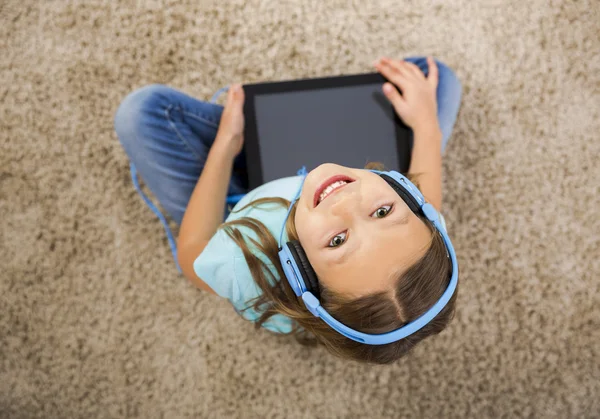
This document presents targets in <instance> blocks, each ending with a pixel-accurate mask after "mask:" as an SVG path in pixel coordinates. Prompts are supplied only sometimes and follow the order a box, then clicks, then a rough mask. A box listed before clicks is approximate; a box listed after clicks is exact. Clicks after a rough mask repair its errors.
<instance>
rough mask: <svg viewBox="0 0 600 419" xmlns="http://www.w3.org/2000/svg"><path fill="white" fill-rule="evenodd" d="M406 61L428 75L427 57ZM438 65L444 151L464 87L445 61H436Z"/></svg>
mask: <svg viewBox="0 0 600 419" xmlns="http://www.w3.org/2000/svg"><path fill="white" fill-rule="evenodd" d="M405 61H410V62H411V63H414V64H416V65H417V66H418V67H419V68H420V69H421V71H423V74H425V75H426V76H427V74H428V73H429V66H428V65H427V59H426V57H410V58H406V59H405ZM435 62H436V64H437V66H438V74H439V82H438V87H437V104H438V109H437V113H438V121H439V124H440V129H441V130H442V152H444V150H445V149H446V145H447V144H448V139H449V138H450V134H451V133H452V129H453V128H454V123H455V122H456V117H457V115H458V109H459V108H460V99H461V95H462V87H461V84H460V81H459V80H458V78H457V77H456V74H454V72H453V71H452V70H451V69H450V68H449V67H448V66H446V65H445V64H444V63H441V62H439V61H438V60H436V61H435Z"/></svg>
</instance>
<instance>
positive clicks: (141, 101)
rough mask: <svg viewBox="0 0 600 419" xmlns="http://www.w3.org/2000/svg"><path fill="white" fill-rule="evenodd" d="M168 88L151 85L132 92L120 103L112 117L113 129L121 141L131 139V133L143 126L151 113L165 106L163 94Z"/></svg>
mask: <svg viewBox="0 0 600 419" xmlns="http://www.w3.org/2000/svg"><path fill="white" fill-rule="evenodd" d="M168 89H169V88H168V87H166V86H163V85H161V84H151V85H148V86H144V87H142V88H139V89H137V90H134V91H133V92H131V93H130V94H128V95H127V96H126V97H125V99H123V101H122V102H121V104H120V105H119V107H118V108H117V111H116V112H115V117H114V127H115V131H116V132H117V135H118V137H119V139H120V140H121V141H124V140H125V139H126V138H132V137H135V136H132V135H131V134H132V133H135V132H136V131H137V128H138V127H140V126H141V124H143V122H144V119H145V118H147V117H149V116H150V115H151V114H152V112H156V110H158V109H160V108H161V106H163V107H164V106H166V104H165V103H164V102H165V93H166V91H167V90H168Z"/></svg>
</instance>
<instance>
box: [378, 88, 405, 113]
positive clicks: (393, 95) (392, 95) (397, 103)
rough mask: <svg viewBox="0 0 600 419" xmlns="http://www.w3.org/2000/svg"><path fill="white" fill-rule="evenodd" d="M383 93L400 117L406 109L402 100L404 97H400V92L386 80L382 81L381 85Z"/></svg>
mask: <svg viewBox="0 0 600 419" xmlns="http://www.w3.org/2000/svg"><path fill="white" fill-rule="evenodd" d="M383 93H384V94H385V97H387V98H388V100H389V101H390V102H391V104H392V106H393V107H394V110H395V111H396V113H397V114H398V115H399V116H400V117H402V115H403V114H404V112H405V110H406V102H405V101H404V98H403V97H402V95H401V94H400V92H398V90H397V89H396V87H395V86H394V85H393V84H392V83H389V82H388V83H384V85H383Z"/></svg>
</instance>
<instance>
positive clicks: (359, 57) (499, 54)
mask: <svg viewBox="0 0 600 419" xmlns="http://www.w3.org/2000/svg"><path fill="white" fill-rule="evenodd" d="M598 22H600V3H598V2H597V1H592V0H589V1H585V0H584V1H577V2H575V1H570V0H564V1H560V0H558V1H552V2H548V1H546V0H532V1H527V2H524V1H517V0H491V1H486V2H473V1H470V0H447V1H446V0H444V1H442V0H431V1H407V2H398V1H393V0H386V1H383V0H369V1H358V0H357V1H341V0H336V1H331V0H327V1H321V0H310V1H302V0H278V1H267V0H262V1H258V0H252V1H250V0H248V1H242V0H232V1H229V0H220V1H217V0H214V1H209V0H181V1H179V0H164V1H150V0H148V1H144V0H138V1H121V2H117V1H112V0H102V1H100V0H85V1H83V0H81V1H66V0H63V1H61V0H45V1H39V0H36V1H33V0H21V1H18V0H8V1H7V0H5V1H2V2H0V51H1V55H2V58H1V60H0V68H1V71H0V214H1V215H0V217H1V220H2V221H1V223H2V224H1V227H2V228H1V230H0V233H1V240H0V265H1V269H0V272H1V273H0V275H1V277H0V417H1V418H30V417H31V418H121V417H141V418H163V417H164V418H180V417H182V418H183V417H190V418H192V417H193V418H198V417H199V418H267V417H272V418H313V417H319V418H354V417H369V418H378V417H390V418H418V417H423V418H431V417H443V418H466V417H472V418H497V417H506V418H515V417H527V418H592V417H598V416H599V415H600V398H599V397H598V395H599V394H600V363H599V362H598V359H599V357H600V344H599V342H600V292H599V284H600V282H599V276H600V258H599V256H600V190H599V185H600V182H599V179H600V164H598V156H599V155H600V138H599V134H598V133H599V132H600V125H599V115H598V114H599V105H600V103H599V98H600V76H599V74H600V56H599V51H600V42H599V40H598V33H599V28H600V26H599V24H598ZM384 54H385V55H388V56H392V57H398V58H401V57H405V56H410V55H419V54H433V55H435V56H436V57H438V58H439V59H441V60H442V61H444V62H446V63H447V64H448V65H450V66H451V67H452V68H454V69H455V70H456V72H457V74H458V76H459V78H460V79H461V81H462V83H463V86H464V97H463V104H462V108H461V112H460V114H459V118H458V122H457V125H456V129H455V131H454V134H453V135H452V138H451V140H450V144H449V147H448V149H447V153H446V155H445V157H444V199H445V200H444V207H445V208H444V214H445V216H446V219H447V221H448V227H449V230H450V234H451V237H452V238H453V241H454V245H455V247H456V251H457V254H458V258H459V262H460V264H461V265H460V266H461V288H460V294H459V300H458V313H457V315H456V318H455V320H454V321H453V323H452V324H451V326H450V327H449V328H448V329H447V330H446V331H444V333H442V334H441V335H440V336H438V337H435V338H432V339H430V340H427V341H425V342H423V344H422V345H420V346H419V347H417V348H416V349H415V351H414V352H413V353H412V355H411V356H409V357H408V358H406V359H403V360H401V361H399V362H398V363H397V364H395V365H393V366H368V365H358V364H354V363H349V362H346V361H343V360H338V359H335V358H333V357H331V356H330V355H328V354H327V353H326V352H325V351H324V350H322V349H316V350H310V349H306V348H303V347H300V346H299V345H297V344H296V343H295V342H293V341H289V340H288V339H286V338H281V337H276V336H272V335H270V334H269V333H268V332H266V331H260V332H256V331H254V329H253V328H252V327H251V325H250V324H248V323H246V322H245V321H244V320H243V319H241V318H239V317H238V316H237V315H236V314H235V312H234V311H233V310H232V308H231V306H230V305H228V303H227V302H226V301H223V300H220V299H218V298H216V297H213V296H209V295H207V294H205V293H202V292H201V291H199V290H196V289H195V288H194V287H193V286H192V285H191V284H190V283H188V282H187V281H186V280H185V279H184V278H183V277H182V276H180V275H179V274H178V272H177V270H176V268H175V266H174V263H173V260H172V258H171V253H170V250H169V247H168V243H167V240H166V236H165V234H164V231H163V229H162V226H161V224H160V223H159V221H158V220H157V219H156V218H155V216H154V214H153V213H152V212H151V211H150V210H149V209H148V208H147V207H146V206H145V205H144V203H143V201H142V200H141V199H140V197H139V196H138V195H137V194H136V192H135V190H134V188H133V185H132V183H131V179H130V177H129V169H128V160H127V157H126V155H125V153H124V151H123V150H122V148H121V146H120V144H119V142H118V140H117V138H116V136H115V133H114V132H113V126H112V118H113V115H114V112H115V110H116V108H117V106H118V104H119V102H120V100H121V99H122V98H123V97H124V96H125V95H126V94H127V93H128V92H130V91H131V90H133V89H135V88H137V87H141V86H143V85H146V84H149V83H163V84H168V85H170V86H173V87H176V88H179V89H181V90H184V91H186V92H188V93H189V94H191V95H193V96H196V97H198V98H201V99H204V100H207V99H208V98H209V97H210V95H211V94H212V93H213V92H214V91H216V90H217V89H218V88H219V87H221V86H224V85H227V84H230V83H232V82H242V83H248V82H258V81H263V80H283V79H289V78H298V77H318V76H328V75H336V74H352V73H358V72H367V71H371V70H372V68H371V66H370V64H371V62H372V61H373V60H374V59H375V58H377V57H379V56H381V55H384Z"/></svg>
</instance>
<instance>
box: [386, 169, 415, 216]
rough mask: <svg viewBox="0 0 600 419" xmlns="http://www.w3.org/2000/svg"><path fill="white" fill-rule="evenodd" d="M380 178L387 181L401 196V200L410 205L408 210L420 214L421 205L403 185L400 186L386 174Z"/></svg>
mask: <svg viewBox="0 0 600 419" xmlns="http://www.w3.org/2000/svg"><path fill="white" fill-rule="evenodd" d="M379 176H381V177H382V178H383V180H385V181H386V182H387V183H388V185H390V186H391V187H392V189H393V190H395V191H396V193H397V194H398V195H400V198H402V200H403V201H404V202H406V205H408V208H410V209H411V211H412V212H414V213H417V214H418V213H419V212H420V211H421V206H420V205H419V203H418V202H417V201H416V200H415V198H413V196H412V195H411V194H410V193H409V192H408V191H407V190H406V189H404V188H403V187H402V185H400V184H399V183H398V182H396V181H395V180H394V179H392V178H391V177H389V176H387V175H385V174H380V175H379Z"/></svg>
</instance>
